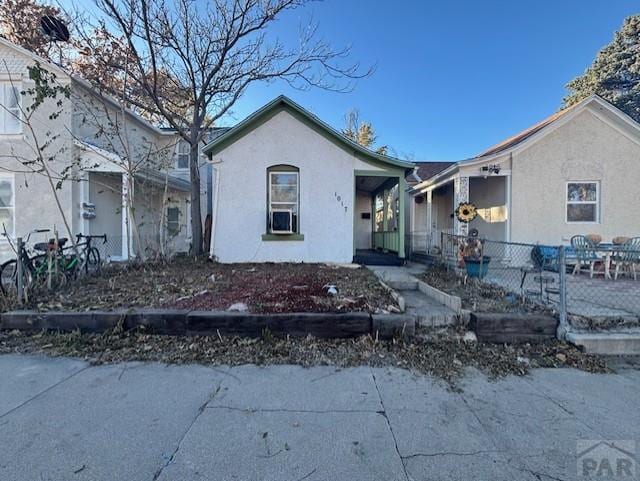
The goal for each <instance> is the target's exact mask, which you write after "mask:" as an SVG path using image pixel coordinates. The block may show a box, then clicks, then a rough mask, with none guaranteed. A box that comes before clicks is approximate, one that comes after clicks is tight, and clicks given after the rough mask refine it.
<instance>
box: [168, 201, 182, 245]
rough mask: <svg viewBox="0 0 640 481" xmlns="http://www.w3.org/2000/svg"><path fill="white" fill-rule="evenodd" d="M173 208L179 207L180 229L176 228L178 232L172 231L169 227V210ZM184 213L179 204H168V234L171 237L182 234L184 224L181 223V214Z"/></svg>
mask: <svg viewBox="0 0 640 481" xmlns="http://www.w3.org/2000/svg"><path fill="white" fill-rule="evenodd" d="M171 209H177V210H178V221H177V222H178V229H177V230H176V232H171V230H170V229H169V222H170V221H169V210H171ZM181 215H182V209H180V206H179V205H175V204H169V205H168V206H167V212H166V216H167V235H168V236H171V237H178V236H179V235H180V232H181V231H182V224H181V223H180V216H181Z"/></svg>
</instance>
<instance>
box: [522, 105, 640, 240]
mask: <svg viewBox="0 0 640 481" xmlns="http://www.w3.org/2000/svg"><path fill="white" fill-rule="evenodd" d="M601 115H605V114H601ZM625 128H626V127H625ZM580 180H590V181H599V182H600V196H601V202H600V206H601V214H600V222H599V223H598V224H568V223H567V222H566V220H565V213H566V195H567V193H566V182H567V181H580ZM639 186H640V145H638V144H637V143H635V142H633V141H632V140H630V139H629V138H628V137H627V136H625V135H623V134H622V133H620V132H619V131H618V130H616V129H614V128H613V127H612V126H610V125H608V123H605V122H603V121H602V120H600V119H599V118H598V117H596V115H595V114H594V113H592V112H591V111H590V110H584V111H582V112H581V113H579V114H578V115H577V116H575V117H574V118H573V119H571V120H570V121H568V122H566V123H565V124H564V125H561V126H560V127H558V128H557V129H556V130H555V131H553V132H551V133H549V134H548V135H547V136H546V137H544V138H542V139H540V140H539V141H537V142H535V143H533V144H531V145H530V146H529V147H528V148H526V149H524V150H522V152H520V153H516V154H514V156H513V165H512V192H511V196H512V211H511V238H512V240H513V241H519V242H540V243H548V244H558V243H566V242H567V241H568V240H569V239H570V237H571V236H572V235H575V234H588V233H597V234H600V235H602V237H603V238H604V240H605V241H610V240H611V238H612V237H614V236H619V235H626V236H637V235H640V216H639V215H638V213H637V208H638V206H640V187H639Z"/></svg>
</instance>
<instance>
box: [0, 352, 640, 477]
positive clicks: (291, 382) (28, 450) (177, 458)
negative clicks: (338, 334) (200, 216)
mask: <svg viewBox="0 0 640 481" xmlns="http://www.w3.org/2000/svg"><path fill="white" fill-rule="evenodd" d="M460 387H461V388H462V391H461V392H456V391H452V390H450V389H448V388H447V386H445V385H443V384H441V383H440V382H438V381H436V380H434V379H432V378H429V377H424V376H415V375H412V374H411V373H409V372H407V371H404V370H399V369H370V368H368V367H362V368H354V369H345V370H336V369H335V368H332V367H318V368H312V369H304V368H301V367H297V366H270V367H265V368H262V367H256V366H242V367H234V368H227V367H217V368H211V367H203V366H194V365H189V366H165V365H160V364H142V363H127V364H118V365H105V366H96V367H90V366H89V365H87V364H86V363H84V362H82V361H78V360H73V359H51V358H41V357H30V356H18V355H5V356H0V480H7V481H9V480H11V481H36V480H38V481H40V480H45V481H48V480H51V481H66V480H74V481H75V480H78V481H89V480H91V481H96V480H105V481H114V480H123V481H137V480H141V481H142V480H145V481H153V480H158V481H189V480H216V481H218V480H222V481H226V480H240V481H249V480H251V481H253V480H256V481H258V480H259V481H265V480H269V481H271V480H291V481H303V480H350V481H351V480H353V481H367V480H372V481H373V480H376V481H395V480H398V481H400V480H439V479H448V480H452V479H465V480H466V479H468V480H492V481H495V480H515V479H517V480H545V479H552V480H557V479H561V480H571V479H581V478H579V476H578V474H579V473H578V470H577V464H576V463H577V458H576V446H577V442H578V441H582V442H584V441H585V440H595V441H598V440H628V441H631V442H634V441H637V440H640V410H639V409H638V406H639V403H640V371H637V370H632V369H626V370H620V371H619V372H618V374H607V375H602V374H600V375H596V374H587V373H584V372H580V371H575V370H567V369H556V370H551V369H549V370H544V369H540V370H536V371H533V374H531V375H529V376H527V377H509V378H506V379H502V380H500V381H497V382H490V381H488V380H487V379H486V378H484V377H483V376H482V375H481V374H479V373H477V372H470V373H469V375H468V376H467V377H466V378H465V380H464V382H463V383H462V384H461V386H460ZM589 442H591V441H589ZM580 446H584V444H582V445H580ZM626 446H629V444H626ZM580 449H581V447H580ZM634 449H635V448H634ZM600 479H602V478H600Z"/></svg>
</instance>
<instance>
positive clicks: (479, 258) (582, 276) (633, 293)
mask: <svg viewBox="0 0 640 481" xmlns="http://www.w3.org/2000/svg"><path fill="white" fill-rule="evenodd" d="M411 242H412V243H413V244H412V245H419V246H421V245H424V244H425V243H427V245H428V243H429V240H428V239H426V238H424V239H421V240H419V243H418V244H415V242H416V239H415V237H414V236H412V238H411ZM637 246H638V243H637V242H635V240H634V239H629V240H626V241H624V242H621V243H619V244H605V243H600V244H594V245H589V246H587V247H584V248H577V247H571V246H566V245H556V246H553V245H540V244H526V243H516V242H503V241H494V240H490V239H479V238H474V237H466V236H458V235H453V234H448V233H442V234H441V235H440V242H439V245H438V249H436V250H435V251H434V252H436V253H435V254H431V255H427V256H425V257H424V258H427V259H428V260H431V261H433V262H442V263H443V265H444V266H446V267H447V269H451V270H455V271H456V273H457V274H459V275H460V276H461V277H465V276H466V277H467V278H472V279H477V282H481V283H485V284H490V285H492V286H497V287H499V288H501V290H502V291H504V292H506V293H508V296H510V300H512V301H513V302H514V303H516V302H520V303H533V304H537V305H540V306H544V307H547V308H549V309H551V310H553V311H554V312H557V313H558V315H559V317H560V320H561V322H569V323H570V324H571V325H572V326H574V327H577V328H594V327H595V328H600V327H612V326H623V325H633V326H638V325H640V249H639V248H638V247H637ZM424 258H423V259H424ZM423 259H419V260H423Z"/></svg>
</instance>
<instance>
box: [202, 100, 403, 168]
mask: <svg viewBox="0 0 640 481" xmlns="http://www.w3.org/2000/svg"><path fill="white" fill-rule="evenodd" d="M283 110H286V111H288V112H289V113H291V114H293V116H294V117H296V118H297V119H298V120H300V121H302V122H303V123H305V124H306V125H307V126H309V127H311V128H312V129H314V130H315V131H316V132H318V133H319V134H321V135H323V136H324V137H325V138H327V139H328V140H330V141H332V142H333V143H335V144H337V145H338V146H340V147H342V148H343V149H345V150H347V151H348V152H350V153H353V154H354V155H355V156H356V157H358V158H359V159H361V160H364V161H365V162H372V163H374V164H382V165H385V166H394V167H401V168H403V169H413V168H414V167H415V164H414V163H413V162H408V161H405V160H400V159H396V158H395V157H390V156H388V155H382V154H378V153H377V152H373V151H371V150H369V149H367V148H365V147H363V146H361V145H359V144H358V143H356V142H354V141H353V140H351V139H349V138H347V137H345V136H344V135H342V134H341V133H340V132H338V131H337V130H336V129H334V128H333V127H331V126H330V125H329V124H327V123H326V122H323V121H322V120H320V119H319V118H318V117H316V116H315V115H313V114H312V113H311V112H309V111H308V110H306V109H305V108H303V107H301V106H300V105H298V104H297V103H295V102H294V101H293V100H291V99H290V98H289V97H286V96H284V95H280V96H279V97H277V98H275V99H274V100H272V101H271V102H269V103H268V104H266V105H265V106H264V107H262V108H260V109H258V110H256V111H255V112H254V113H252V114H251V115H249V116H248V117H247V118H246V119H244V120H243V121H242V122H240V123H238V124H237V125H235V126H234V127H232V128H230V129H229V130H227V131H226V132H225V133H223V134H222V135H220V136H219V137H217V138H215V139H214V140H213V141H211V142H210V143H208V144H207V145H206V146H205V147H204V148H203V149H202V151H203V152H204V153H205V154H211V155H213V154H217V153H218V152H220V151H221V150H223V149H224V148H225V147H227V146H229V145H231V144H233V143H234V142H236V141H237V140H238V139H240V138H241V137H243V136H244V135H246V134H247V133H248V132H250V131H251V130H253V129H255V128H256V127H258V126H260V125H262V124H263V123H265V122H267V121H268V120H269V119H271V118H272V117H273V116H275V115H276V114H277V113H279V112H281V111H283Z"/></svg>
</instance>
